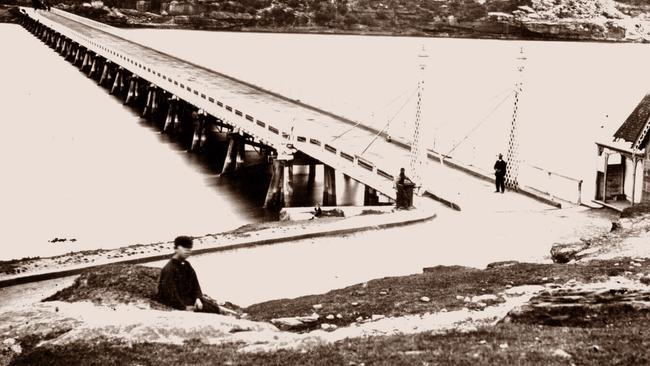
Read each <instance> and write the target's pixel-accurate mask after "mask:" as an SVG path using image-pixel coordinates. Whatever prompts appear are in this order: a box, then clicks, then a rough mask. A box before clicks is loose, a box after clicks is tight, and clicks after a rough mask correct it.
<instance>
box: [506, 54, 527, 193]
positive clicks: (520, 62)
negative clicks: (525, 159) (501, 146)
mask: <svg viewBox="0 0 650 366" xmlns="http://www.w3.org/2000/svg"><path fill="white" fill-rule="evenodd" d="M525 67H526V56H525V55H524V48H523V47H521V48H520V50H519V55H518V57H517V70H518V71H519V75H518V80H517V81H516V82H515V102H514V108H513V111H512V121H511V123H510V136H509V139H508V151H507V153H506V161H507V163H508V165H507V168H506V186H508V188H511V189H518V188H519V181H518V178H519V164H520V163H521V160H520V159H519V128H518V122H519V121H518V118H517V117H518V115H517V114H518V110H519V100H520V99H521V96H522V93H523V91H524V68H525Z"/></svg>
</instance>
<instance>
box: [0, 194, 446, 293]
mask: <svg viewBox="0 0 650 366" xmlns="http://www.w3.org/2000/svg"><path fill="white" fill-rule="evenodd" d="M368 209H370V208H368ZM385 209H386V208H385V207H383V208H382V210H384V211H385ZM356 211H357V214H356V215H355V216H351V217H323V218H319V219H317V220H300V221H278V222H267V223H261V224H253V225H245V226H242V227H240V228H238V229H236V230H232V231H228V232H223V233H216V234H210V235H205V236H201V237H196V238H195V239H194V244H195V246H194V253H195V254H202V253H208V252H213V251H221V250H230V249H238V248H244V247H251V246H256V245H268V244H274V243H281V242H287V241H292V240H299V239H305V238H310V237H318V236H327V235H341V234H344V233H352V232H356V231H362V230H373V229H379V228H385V227H392V226H399V225H406V224H409V223H414V222H419V221H424V220H429V219H432V218H434V217H435V210H434V205H433V203H431V202H428V200H426V201H425V202H423V203H422V207H421V208H419V209H413V210H399V211H393V212H389V213H382V211H380V210H370V211H366V212H365V213H364V212H363V210H356ZM172 252H173V242H172V241H168V242H157V243H150V244H136V245H130V246H125V247H121V248H117V249H96V250H87V251H80V252H71V253H68V254H64V255H59V256H54V257H44V258H40V257H36V258H23V259H16V260H10V261H4V262H0V287H4V286H9V285H14V284H18V283H26V282H31V281H39V280H45V279H51V278H56V277H62V276H69V275H73V274H77V273H79V272H80V271H82V270H83V269H87V268H91V267H95V266H100V265H106V264H112V263H132V264H133V263H144V262H150V261H155V260H161V259H166V258H167V257H168V256H169V255H170V253H172Z"/></svg>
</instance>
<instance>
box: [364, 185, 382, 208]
mask: <svg viewBox="0 0 650 366" xmlns="http://www.w3.org/2000/svg"><path fill="white" fill-rule="evenodd" d="M378 204H379V196H378V195H377V191H376V190H375V189H373V188H371V187H369V186H365V189H364V190H363V205H364V206H377V205H378Z"/></svg>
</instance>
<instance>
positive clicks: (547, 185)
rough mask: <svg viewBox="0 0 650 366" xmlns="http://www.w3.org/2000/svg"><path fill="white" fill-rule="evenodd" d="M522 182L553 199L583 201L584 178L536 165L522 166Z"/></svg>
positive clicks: (579, 202)
mask: <svg viewBox="0 0 650 366" xmlns="http://www.w3.org/2000/svg"><path fill="white" fill-rule="evenodd" d="M522 168H523V171H522V173H523V174H522V179H521V181H522V183H524V184H525V185H527V186H528V187H530V188H532V189H535V190H537V191H539V192H541V193H544V194H547V195H549V196H550V197H551V199H556V198H557V199H561V200H563V201H567V202H571V203H574V204H576V205H580V204H581V203H582V180H581V179H577V178H573V177H569V176H567V175H564V174H560V173H557V172H553V171H550V170H547V169H544V168H541V167H538V166H535V165H531V164H524V165H523V166H522Z"/></svg>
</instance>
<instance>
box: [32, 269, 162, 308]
mask: <svg viewBox="0 0 650 366" xmlns="http://www.w3.org/2000/svg"><path fill="white" fill-rule="evenodd" d="M159 275H160V269H158V268H150V267H143V266H135V265H128V264H112V265H107V266H103V267H99V268H95V269H90V270H87V271H86V272H84V273H83V274H81V275H80V276H79V277H78V278H77V279H76V280H75V281H74V283H73V284H72V285H71V286H69V287H66V288H64V289H63V290H60V291H58V292H57V293H55V294H54V295H52V296H50V297H48V298H45V299H44V300H43V301H66V302H76V301H92V302H94V303H106V302H113V303H125V304H128V303H132V302H141V303H148V304H149V305H150V306H151V307H152V308H154V309H169V308H168V307H167V306H165V305H162V304H160V303H158V302H157V301H156V300H155V298H156V293H157V291H158V277H159Z"/></svg>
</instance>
